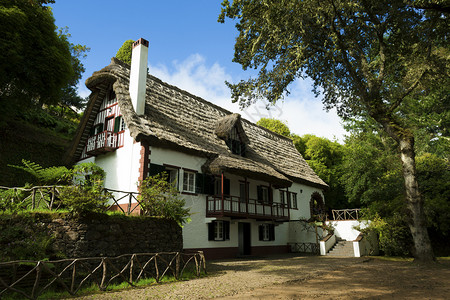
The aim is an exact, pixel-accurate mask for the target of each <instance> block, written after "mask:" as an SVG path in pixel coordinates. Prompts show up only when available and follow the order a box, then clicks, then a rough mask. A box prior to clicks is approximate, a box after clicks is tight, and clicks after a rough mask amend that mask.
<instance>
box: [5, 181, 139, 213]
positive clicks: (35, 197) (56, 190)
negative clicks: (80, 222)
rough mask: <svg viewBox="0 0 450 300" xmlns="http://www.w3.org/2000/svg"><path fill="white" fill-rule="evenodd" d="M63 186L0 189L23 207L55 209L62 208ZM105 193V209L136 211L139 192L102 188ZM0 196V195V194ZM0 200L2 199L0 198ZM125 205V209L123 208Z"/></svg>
mask: <svg viewBox="0 0 450 300" xmlns="http://www.w3.org/2000/svg"><path fill="white" fill-rule="evenodd" d="M63 188H64V186H60V185H52V186H35V187H31V188H20V187H13V188H11V187H4V186H0V191H1V190H3V191H7V195H3V197H7V201H11V202H12V203H15V204H20V207H21V208H23V209H31V210H34V209H48V210H57V209H59V208H62V206H61V201H59V200H60V196H59V195H60V192H61V190H62V189H63ZM103 191H104V192H105V193H109V195H110V205H109V206H108V207H106V210H109V209H111V208H112V207H114V209H115V210H116V211H121V212H122V213H124V214H126V215H130V214H133V213H136V212H137V211H138V207H139V206H140V202H139V200H138V199H137V196H138V195H139V193H136V192H124V191H119V190H113V189H103ZM0 197H2V195H0ZM0 200H2V199H0ZM123 200H127V201H126V202H125V203H122V204H119V203H120V201H122V202H124V201H123ZM124 207H125V209H124Z"/></svg>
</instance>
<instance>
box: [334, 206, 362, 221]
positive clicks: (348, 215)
mask: <svg viewBox="0 0 450 300" xmlns="http://www.w3.org/2000/svg"><path fill="white" fill-rule="evenodd" d="M360 211H361V210H360V209H359V208H353V209H333V210H332V211H331V212H332V213H333V220H335V221H344V220H359V212H360Z"/></svg>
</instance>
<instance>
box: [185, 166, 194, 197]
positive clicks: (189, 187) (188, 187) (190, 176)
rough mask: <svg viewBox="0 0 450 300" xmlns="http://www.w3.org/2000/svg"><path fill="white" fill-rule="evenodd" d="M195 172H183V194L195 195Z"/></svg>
mask: <svg viewBox="0 0 450 300" xmlns="http://www.w3.org/2000/svg"><path fill="white" fill-rule="evenodd" d="M195 174H196V173H195V172H191V171H186V170H183V192H187V193H195Z"/></svg>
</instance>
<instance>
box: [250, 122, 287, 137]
mask: <svg viewBox="0 0 450 300" xmlns="http://www.w3.org/2000/svg"><path fill="white" fill-rule="evenodd" d="M256 125H259V126H262V127H264V128H267V129H269V130H272V131H273V132H275V133H278V134H281V135H284V136H286V137H290V136H291V131H290V130H289V127H288V126H287V124H286V123H284V122H282V121H280V120H277V119H270V118H261V119H260V120H259V121H258V122H256Z"/></svg>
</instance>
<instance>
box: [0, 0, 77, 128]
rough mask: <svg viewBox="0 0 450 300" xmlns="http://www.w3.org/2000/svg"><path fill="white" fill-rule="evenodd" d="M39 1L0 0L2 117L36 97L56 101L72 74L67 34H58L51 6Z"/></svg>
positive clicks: (34, 99)
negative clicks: (0, 0)
mask: <svg viewBox="0 0 450 300" xmlns="http://www.w3.org/2000/svg"><path fill="white" fill-rule="evenodd" d="M42 4H43V3H42V2H39V1H35V0H31V1H14V0H4V1H2V2H1V5H0V36H1V37H2V38H1V43H0V99H1V101H2V105H0V110H1V111H0V113H1V114H2V116H4V117H5V116H6V115H11V114H15V113H16V112H18V111H19V108H21V107H26V106H27V105H29V104H30V103H32V102H33V101H36V100H39V102H41V103H56V102H57V99H58V98H59V96H60V94H61V88H62V87H64V86H65V85H66V84H67V83H68V82H69V81H70V79H71V78H72V76H73V74H74V70H73V68H72V65H71V53H70V44H69V42H68V41H67V38H66V36H61V35H58V33H57V31H56V26H55V24H54V18H53V15H52V12H51V10H50V9H49V8H48V7H46V6H43V5H42ZM2 120H4V118H2Z"/></svg>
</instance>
